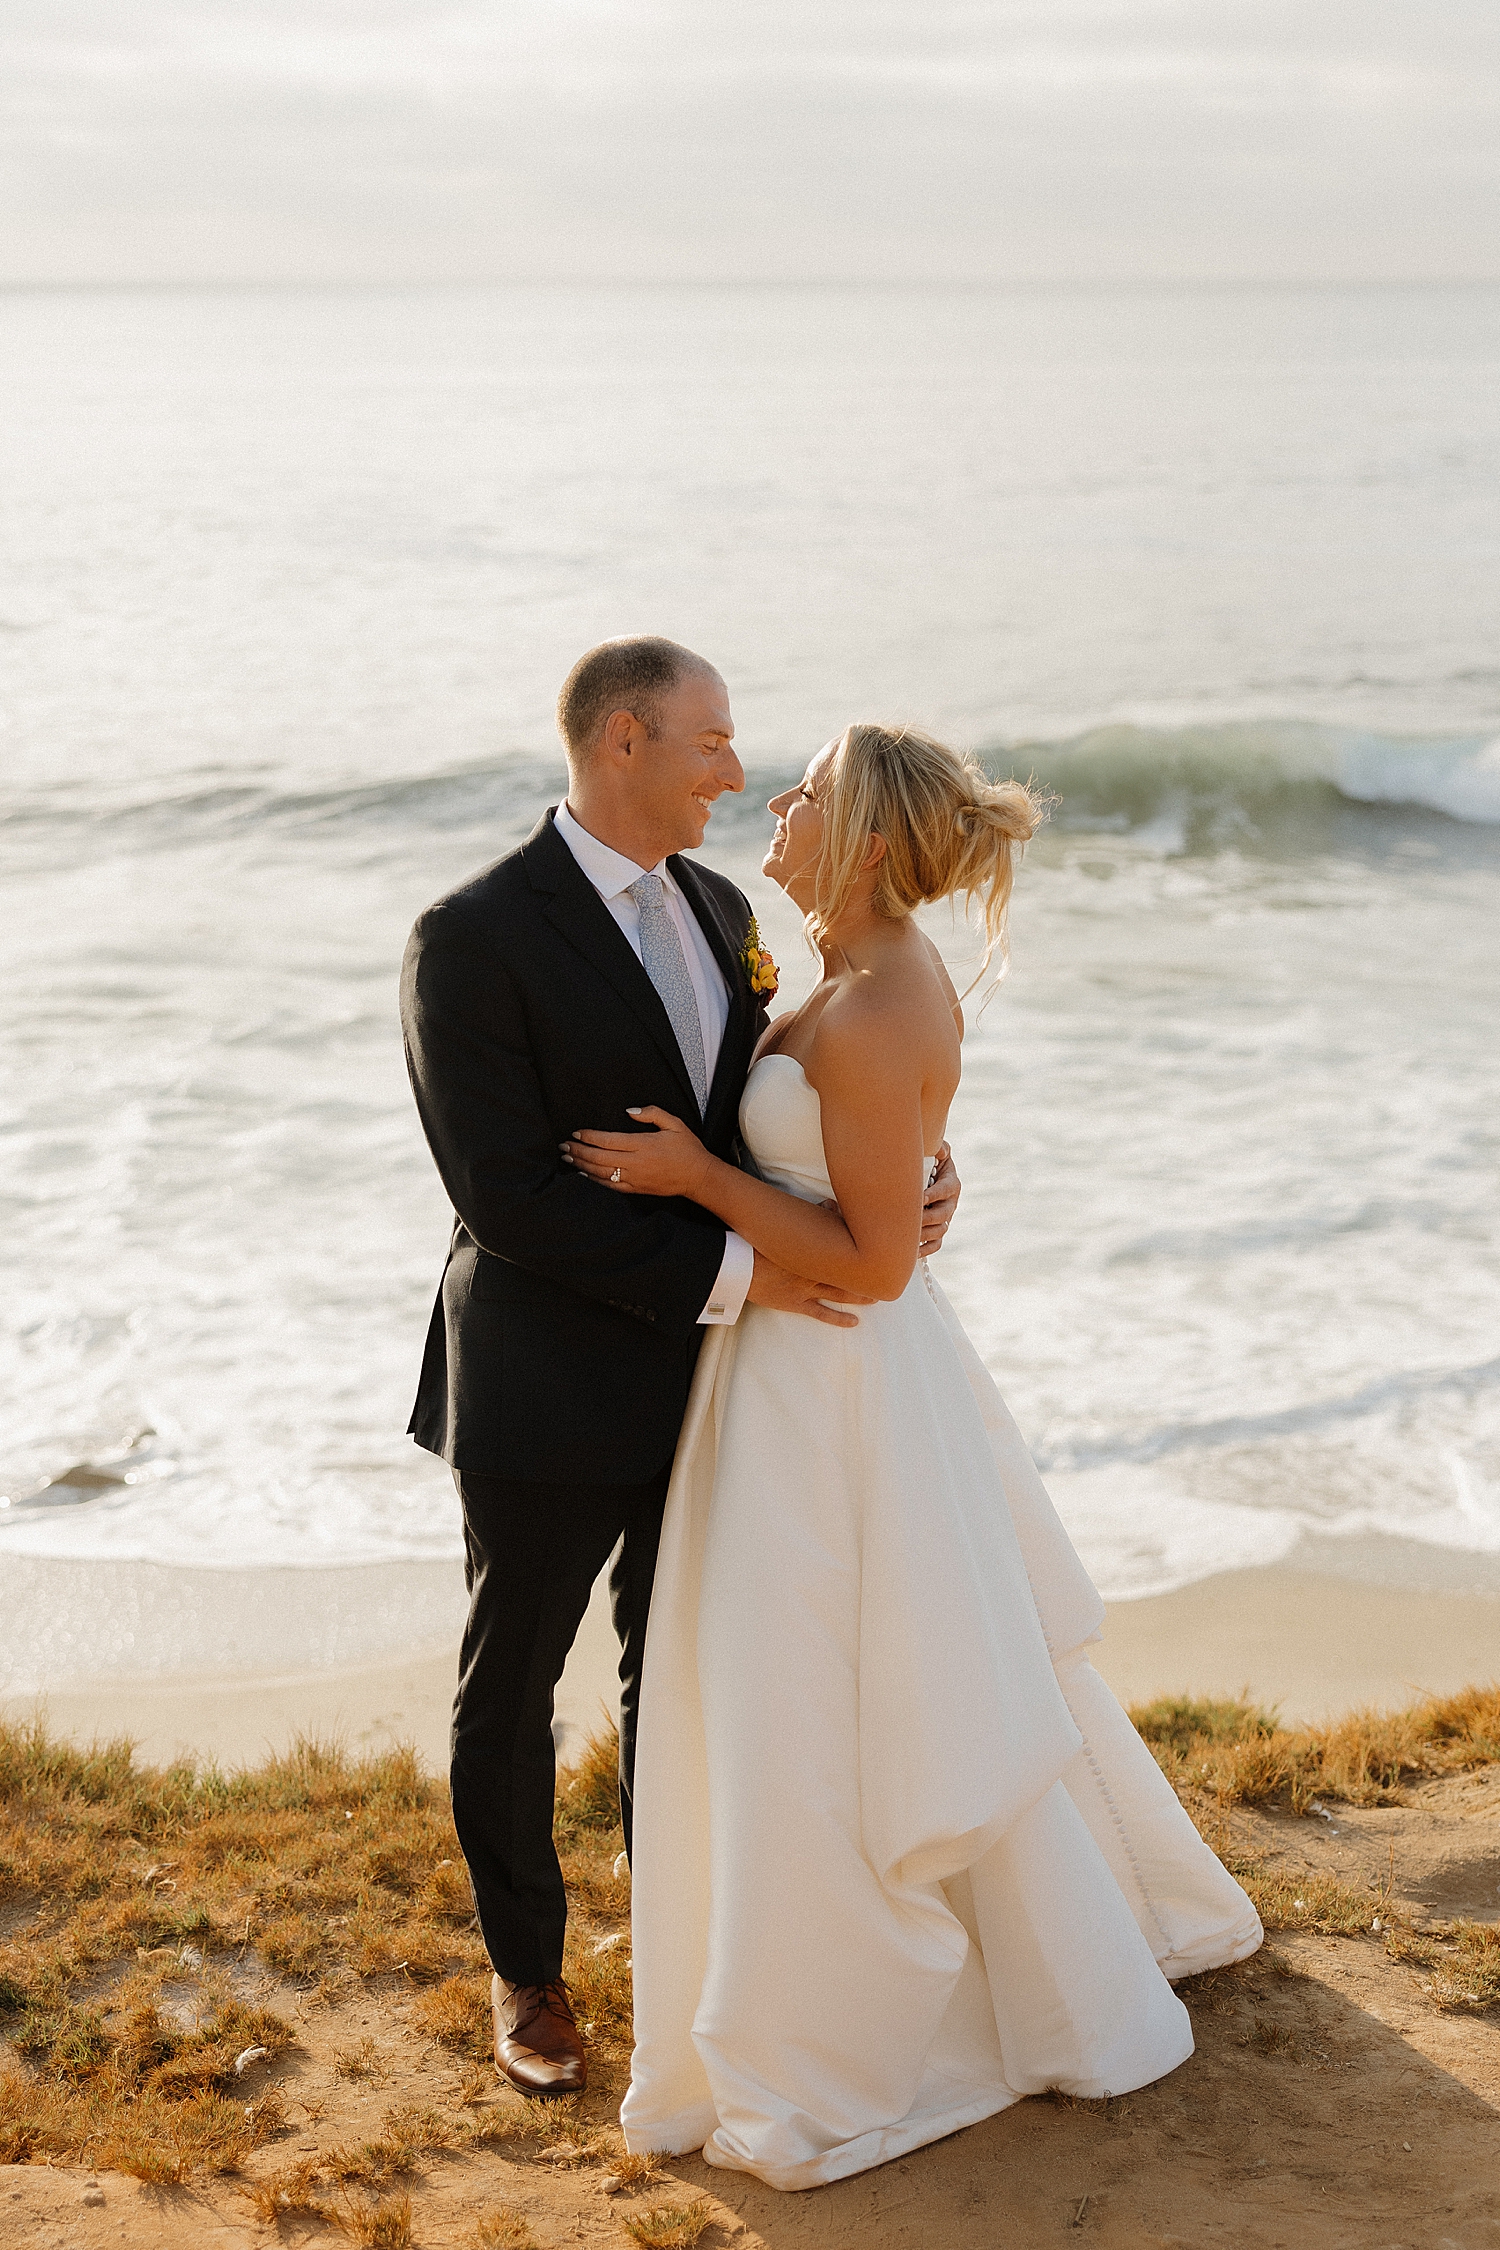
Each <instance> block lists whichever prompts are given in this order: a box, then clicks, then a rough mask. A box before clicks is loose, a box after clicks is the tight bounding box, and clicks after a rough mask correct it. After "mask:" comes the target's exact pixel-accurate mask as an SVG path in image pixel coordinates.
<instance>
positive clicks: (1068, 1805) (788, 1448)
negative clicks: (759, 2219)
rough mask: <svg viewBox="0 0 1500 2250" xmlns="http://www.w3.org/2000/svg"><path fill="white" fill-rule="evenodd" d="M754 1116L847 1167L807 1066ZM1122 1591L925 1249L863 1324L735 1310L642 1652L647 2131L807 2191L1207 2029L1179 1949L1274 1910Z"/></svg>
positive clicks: (753, 1128)
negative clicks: (1224, 1822)
mask: <svg viewBox="0 0 1500 2250" xmlns="http://www.w3.org/2000/svg"><path fill="white" fill-rule="evenodd" d="M740 1119H741V1127H742V1130H743V1133H744V1137H745V1141H746V1144H747V1146H748V1147H749V1148H750V1150H751V1152H752V1153H753V1155H754V1157H755V1159H756V1162H757V1164H758V1165H759V1167H760V1169H761V1171H762V1173H763V1174H764V1176H765V1177H766V1178H767V1179H768V1180H770V1181H771V1182H773V1183H774V1184H775V1185H776V1186H778V1187H782V1188H786V1189H789V1190H790V1191H791V1192H792V1193H793V1194H795V1195H800V1196H804V1197H808V1198H811V1199H818V1198H821V1197H824V1196H827V1195H829V1194H830V1193H831V1192H832V1191H831V1188H830V1184H829V1179H828V1174H827V1170H826V1168H825V1164H824V1158H823V1142H822V1130H821V1119H820V1110H819V1103H818V1096H817V1094H816V1092H815V1091H814V1089H813V1088H812V1086H811V1085H810V1084H809V1083H808V1081H807V1079H806V1077H805V1076H804V1075H803V1072H802V1068H801V1065H800V1064H798V1063H797V1062H795V1061H793V1060H792V1059H791V1058H790V1057H788V1056H783V1055H769V1056H766V1057H765V1058H763V1059H762V1060H761V1061H760V1062H758V1063H757V1064H756V1065H755V1067H754V1069H753V1070H752V1072H751V1074H750V1080H749V1084H748V1086H747V1088H746V1091H745V1097H744V1102H743V1104H742V1107H741V1111H740ZM1103 1615H1104V1611H1103V1605H1102V1603H1101V1602H1100V1599H1099V1596H1098V1594H1097V1593H1096V1592H1095V1590H1094V1588H1093V1586H1092V1584H1091V1583H1090V1581H1089V1579H1088V1577H1087V1575H1086V1573H1085V1571H1084V1569H1083V1566H1082V1564H1081V1563H1080V1562H1079V1560H1078V1557H1077V1556H1076V1555H1075V1553H1074V1552H1073V1549H1072V1546H1071V1545H1070V1544H1069V1541H1068V1538H1067V1534H1066V1533H1065V1532H1064V1530H1063V1528H1062V1526H1061V1524H1060V1523H1059V1521H1058V1519H1057V1516H1056V1515H1055V1514H1054V1512H1053V1509H1052V1505H1051V1503H1050V1501H1049V1500H1048V1498H1047V1495H1046V1492H1045V1491H1044V1489H1043V1486H1042V1483H1041V1479H1040V1478H1039V1477H1038V1475H1037V1472H1036V1469H1035V1467H1034V1466H1033V1464H1032V1461H1031V1458H1030V1456H1029V1454H1028V1453H1027V1451H1026V1448H1025V1446H1024V1444H1023V1443H1022V1441H1021V1437H1020V1434H1019V1432H1018V1431H1017V1429H1016V1426H1015V1424H1014V1422H1012V1420H1011V1418H1010V1416H1009V1414H1008V1413H1007V1412H1006V1409H1005V1406H1004V1404H1003V1402H1002V1401H1001V1398H1000V1395H999V1393H998V1392H997V1390H996V1389H995V1386H994V1384H993V1383H992V1382H991V1380H990V1377H989V1375H988V1374H987V1373H986V1371H985V1369H984V1367H983V1365H982V1363H981V1362H980V1360H979V1357H978V1355H977V1353H976V1352H975V1351H974V1348H973V1346H972V1345H971V1344H970V1342H969V1340H968V1338H967V1337H966V1336H965V1334H964V1332H963V1330H962V1328H961V1327H960V1326H959V1323H958V1320H957V1319H956V1317H955V1315H954V1314H953V1312H952V1310H951V1309H950V1307H949V1306H948V1304H947V1302H946V1300H945V1299H944V1298H943V1296H942V1294H941V1292H940V1291H939V1290H938V1289H937V1288H936V1287H935V1286H934V1285H933V1284H932V1283H931V1282H930V1280H929V1278H928V1276H927V1275H926V1273H925V1271H924V1270H923V1269H922V1268H921V1267H920V1266H919V1267H918V1269H917V1271H916V1273H915V1274H914V1275H913V1277H912V1281H911V1284H910V1286H909V1287H908V1288H907V1290H906V1292H905V1294H904V1295H903V1296H902V1297H900V1298H899V1299H898V1300H897V1301H896V1302H895V1303H891V1304H878V1305H870V1306H865V1307H861V1308H860V1319H859V1326H858V1327H857V1328H853V1329H840V1328H833V1327H829V1326H827V1325H824V1324H820V1323H818V1322H815V1321H810V1320H808V1319H806V1318H805V1317H803V1316H801V1315H798V1314H794V1313H780V1312H772V1311H768V1310H766V1309H765V1308H763V1307H760V1306H754V1305H752V1306H747V1307H746V1309H745V1311H744V1312H743V1313H742V1315H741V1317H740V1319H739V1321H738V1323H737V1324H736V1325H735V1326H734V1327H730V1328H723V1327H721V1328H711V1329H710V1330H709V1332H708V1336H707V1338H706V1340H705V1343H704V1346H703V1351H702V1356H701V1358H700V1360H699V1363H698V1371H697V1376H696V1379H695V1382H694V1387H693V1393H692V1397H691V1400H690V1403H689V1406H688V1411H687V1417H686V1420H685V1421H684V1424H683V1430H682V1436H681V1439H680V1441H679V1444H678V1449H677V1458H676V1463H675V1467H674V1470H673V1476H672V1484H671V1490H670V1493H669V1496H668V1499H667V1507H666V1519H665V1523H664V1526H663V1531H662V1542H661V1555H660V1561H659V1563H658V1567H657V1573H656V1588H655V1593H654V1596H653V1599H652V1607H651V1622H650V1629H649V1632H648V1635H647V1642H646V1656H645V1671H644V1678H643V1682H642V1699H641V1709H640V1722H639V1738H638V1745H637V1754H636V1768H635V1835H634V1851H633V1860H634V1886H635V1888H634V1900H635V1903H634V1909H633V1951H634V1972H635V2029H636V2046H635V2055H634V2061H633V2066H632V2075H631V2082H630V2091H629V2093H628V2095H627V2097H626V2100H625V2104H624V2108H623V2111H622V2123H623V2125H624V2129H625V2138H626V2141H627V2144H628V2146H629V2147H630V2148H631V2149H633V2150H638V2151H647V2150H667V2151H671V2152H672V2153H674V2154H681V2153H683V2152H685V2151H687V2150H690V2149H697V2148H702V2149H703V2152H704V2154H705V2156H706V2157H707V2158H708V2160H709V2161H710V2162H711V2163H714V2164H722V2165H728V2166H732V2167H736V2168H738V2169H740V2170H743V2171H747V2172H754V2173H756V2174H757V2175H758V2176H759V2177H760V2178H761V2179H763V2180H766V2181H768V2182H769V2183H770V2184H771V2186H773V2187H778V2188H805V2187H814V2186H817V2185H819V2184H820V2183H821V2182H823V2181H826V2180H836V2179H842V2178H844V2177H846V2176H847V2175H848V2174H850V2173H852V2172H859V2171H863V2170H864V2169H866V2168H867V2167H868V2166H870V2165H873V2164H883V2163H885V2162H887V2161H888V2160H889V2159H890V2158H892V2157H896V2156H900V2155H902V2154H904V2153H905V2152H906V2151H907V2150H909V2149H913V2148H917V2147H920V2146H921V2145H922V2144H923V2143H924V2142H927V2141H934V2140H937V2139H939V2138H941V2136H942V2135H944V2134H946V2133H952V2132H954V2131H956V2130H957V2129H958V2128H959V2127H960V2126H964V2125H970V2124H973V2123H975V2122H976V2121H977V2120H978V2119H979V2118H982V2117H988V2116H990V2115H992V2114H993V2113H994V2112H995V2111H996V2110H1000V2109H1003V2108H1005V2107H1006V2105H1007V2104H1008V2103H1010V2102H1013V2101H1016V2100H1018V2099H1019V2098H1020V2097H1021V2096H1022V2095H1025V2094H1034V2093H1040V2092H1042V2091H1044V2090H1045V2089H1047V2088H1049V2087H1058V2088H1061V2089H1063V2090H1064V2091H1066V2092H1068V2093H1072V2094H1081V2095H1089V2096H1100V2095H1104V2094H1121V2093H1125V2092H1128V2091H1129V2089H1130V2088H1132V2087H1135V2086H1142V2085H1145V2084H1147V2083H1148V2082H1149V2081H1150V2080H1151V2079H1154V2078H1159V2077H1161V2076H1162V2075H1163V2073H1164V2072H1166V2071H1169V2070H1172V2069H1174V2068H1175V2067H1176V2066H1177V2064H1179V2063H1181V2062H1183V2061H1184V2060H1185V2059H1186V2058H1187V2056H1188V2055H1189V2054H1191V2052H1192V2046H1193V2039H1192V2032H1191V2030H1190V2028H1189V2024H1188V2017H1187V2011H1186V2010H1185V2009H1184V2008H1183V2006H1182V2004H1181V2002H1180V2001H1179V2000H1178V1999H1177V1997H1176V1995H1175V1994H1174V1992H1173V1991H1172V1988H1171V1986H1170V1984H1169V1983H1168V1981H1167V1980H1168V1978H1169V1977H1179V1976H1186V1975H1189V1974H1191V1973H1192V1972H1193V1971H1195V1970H1198V1969H1206V1968H1210V1967H1213V1966H1215V1965H1216V1964H1218V1963H1221V1962H1226V1961H1238V1960H1241V1959H1242V1958H1243V1957H1244V1956H1245V1955H1246V1954H1248V1953H1252V1952H1253V1951H1254V1950H1255V1948H1256V1947H1257V1946H1258V1945H1259V1943H1260V1941H1261V1927H1260V1923H1259V1921H1258V1920H1257V1918H1256V1914H1255V1909H1254V1908H1253V1907H1252V1905H1251V1904H1250V1901H1249V1900H1248V1899H1247V1898H1246V1896H1245V1894H1244V1892H1243V1891H1242V1890H1241V1889H1240V1888H1239V1886H1238V1884H1237V1883H1235V1882H1234V1881H1233V1880H1232V1878H1231V1877H1230V1876H1229V1875H1228V1874H1227V1873H1226V1872H1225V1870H1224V1868H1223V1867H1222V1866H1221V1865H1220V1863H1219V1861H1218V1860H1217V1859H1216V1858H1215V1857H1214V1855H1213V1853H1212V1852H1211V1851H1209V1849H1208V1847H1207V1846H1206V1845H1205V1844H1204V1843H1203V1842H1202V1841H1201V1839H1200V1838H1199V1836H1198V1834H1197V1832H1196V1830H1195V1829H1194V1828H1193V1826H1192V1824H1191V1822H1190V1821H1189V1820H1188V1817H1187V1815H1186V1814H1185V1813H1184V1812H1183V1810H1182V1808H1181V1806H1180V1805H1179V1804H1178V1802H1177V1799H1176V1797H1175V1796H1174V1795H1173V1792H1172V1790H1171V1788H1170V1787H1169V1786H1168V1784H1167V1782H1166V1781H1165V1779H1164V1778H1163V1776H1162V1774H1161V1773H1160V1771H1159V1769H1158V1768H1157V1766H1156V1763H1155V1761H1154V1760H1153V1758H1152V1757H1151V1754H1150V1752H1149V1751H1148V1750H1147V1749H1146V1747H1145V1745H1144V1744H1143V1743H1142V1741H1141V1740H1140V1737H1139V1736H1138V1735H1137V1734H1136V1732H1135V1730H1134V1728H1133V1727H1132V1726H1131V1724H1130V1722H1129V1720H1128V1719H1127V1718H1126V1717H1125V1714H1124V1712H1123V1711H1122V1710H1121V1708H1120V1706H1119V1704H1118V1703H1117V1702H1116V1701H1115V1699H1114V1697H1113V1696H1112V1695H1111V1694H1110V1692H1109V1690H1108V1688H1107V1687H1106V1686H1105V1685H1104V1683H1103V1681H1102V1680H1101V1679H1100V1677H1099V1675H1098V1673H1097V1672H1095V1670H1094V1669H1093V1667H1092V1665H1091V1664H1090V1663H1089V1661H1088V1657H1087V1654H1086V1648H1087V1644H1088V1643H1089V1642H1090V1641H1092V1640H1094V1639H1096V1638H1097V1637H1098V1634H1099V1630H1100V1626H1101V1623H1102V1621H1103Z"/></svg>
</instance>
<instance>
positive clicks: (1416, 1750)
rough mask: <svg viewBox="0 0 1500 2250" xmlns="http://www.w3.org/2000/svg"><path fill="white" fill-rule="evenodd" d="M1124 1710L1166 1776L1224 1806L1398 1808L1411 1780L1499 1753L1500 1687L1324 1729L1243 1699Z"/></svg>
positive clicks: (1357, 1714)
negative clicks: (1276, 1802)
mask: <svg viewBox="0 0 1500 2250" xmlns="http://www.w3.org/2000/svg"><path fill="white" fill-rule="evenodd" d="M1130 1716H1131V1718H1132V1720H1133V1721H1134V1723H1135V1725H1136V1726H1137V1728H1138V1729H1139V1730H1140V1732H1141V1734H1142V1735H1144V1737H1145V1739H1146V1740H1147V1742H1149V1743H1150V1745H1151V1748H1152V1750H1153V1752H1154V1753H1155V1756H1156V1760H1157V1763H1158V1765H1160V1767H1161V1769H1162V1771H1163V1772H1164V1773H1165V1774H1166V1776H1167V1779H1168V1780H1169V1781H1170V1782H1172V1783H1173V1784H1174V1786H1175V1787H1177V1788H1179V1789H1180V1790H1182V1791H1184V1792H1185V1793H1187V1794H1189V1795H1192V1794H1200V1793H1201V1794H1202V1795H1204V1796H1207V1797H1210V1798H1212V1800H1213V1802H1214V1803H1215V1804H1217V1805H1219V1806H1221V1807H1222V1806H1229V1805H1236V1804H1255V1803H1258V1802H1262V1801H1264V1800H1265V1799H1267V1798H1272V1797H1284V1798H1285V1800H1286V1802H1287V1803H1288V1804H1289V1805H1290V1806H1291V1809H1292V1810H1293V1811H1294V1812H1299V1813H1300V1812H1306V1811H1308V1810H1309V1808H1310V1807H1311V1806H1312V1804H1313V1803H1314V1801H1315V1800H1316V1799H1318V1798H1320V1797H1332V1798H1338V1799H1342V1800H1343V1801H1344V1802H1345V1803H1346V1804H1352V1805H1391V1804H1399V1803H1401V1801H1402V1797H1403V1791H1404V1788H1405V1785H1406V1784H1407V1783H1408V1782H1410V1781H1414V1780H1419V1779H1425V1778H1427V1777H1430V1776H1432V1775H1437V1774H1448V1773H1461V1772H1463V1771H1464V1770H1465V1769H1466V1768H1468V1767H1471V1766H1483V1765H1491V1764H1493V1763H1494V1762H1495V1761H1496V1760H1497V1759H1500V1686H1493V1687H1486V1688H1465V1689H1463V1691H1462V1692H1461V1693H1460V1694H1458V1695H1446V1696H1429V1697H1428V1698H1427V1700H1426V1701H1425V1702H1422V1703H1418V1704H1414V1705H1413V1706H1412V1707H1411V1709H1410V1710H1407V1711H1352V1712H1350V1713H1349V1714H1348V1715H1347V1716H1346V1717H1344V1718H1342V1719H1337V1720H1335V1721H1334V1723H1333V1724H1332V1725H1331V1726H1325V1727H1283V1726H1282V1725H1281V1724H1280V1722H1279V1720H1278V1719H1277V1718H1276V1715H1275V1713H1274V1712H1270V1711H1262V1710H1259V1709H1257V1707H1256V1706H1255V1705H1254V1704H1252V1703H1249V1702H1237V1703H1209V1702H1192V1701H1189V1700H1187V1699H1186V1698H1183V1697H1175V1696H1164V1697H1162V1698H1160V1699H1159V1700H1158V1701H1157V1702H1155V1703H1140V1704H1135V1705H1134V1706H1132V1709H1131V1713H1130Z"/></svg>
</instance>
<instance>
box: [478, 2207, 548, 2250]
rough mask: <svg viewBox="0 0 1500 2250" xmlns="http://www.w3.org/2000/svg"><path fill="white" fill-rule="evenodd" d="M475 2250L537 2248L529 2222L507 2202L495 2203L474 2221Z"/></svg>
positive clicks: (525, 2249)
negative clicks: (490, 2209)
mask: <svg viewBox="0 0 1500 2250" xmlns="http://www.w3.org/2000/svg"><path fill="white" fill-rule="evenodd" d="M474 2245H475V2250H538V2244H537V2239H536V2236H535V2235H534V2234H533V2233H532V2231H531V2222H530V2221H529V2220H528V2219H525V2218H523V2217H522V2215H521V2213H520V2212H519V2211H513V2210H512V2209H511V2208H510V2206H509V2205H508V2204H505V2203H501V2204H497V2205H496V2207H495V2209H494V2210H493V2211H485V2212H482V2213H481V2214H480V2217H479V2218H478V2220H477V2221H476V2222H475V2226H474Z"/></svg>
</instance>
